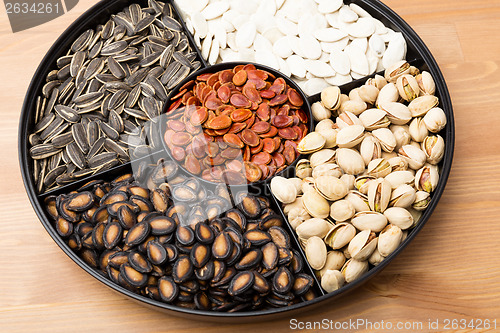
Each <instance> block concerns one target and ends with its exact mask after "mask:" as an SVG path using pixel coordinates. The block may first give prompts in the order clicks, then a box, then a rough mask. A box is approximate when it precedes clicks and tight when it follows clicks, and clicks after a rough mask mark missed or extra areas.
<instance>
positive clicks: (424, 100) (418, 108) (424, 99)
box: [408, 95, 439, 117]
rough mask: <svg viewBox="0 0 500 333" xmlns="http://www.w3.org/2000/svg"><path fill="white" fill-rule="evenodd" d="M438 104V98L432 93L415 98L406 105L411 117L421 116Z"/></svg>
mask: <svg viewBox="0 0 500 333" xmlns="http://www.w3.org/2000/svg"><path fill="white" fill-rule="evenodd" d="M438 105H439V98H437V97H436V96H434V95H424V96H420V97H418V98H415V99H414V100H413V101H411V102H410V104H409V105H408V109H410V112H411V116H412V117H423V116H425V114H426V113H427V112H429V110H430V109H432V108H435V107H436V106H438Z"/></svg>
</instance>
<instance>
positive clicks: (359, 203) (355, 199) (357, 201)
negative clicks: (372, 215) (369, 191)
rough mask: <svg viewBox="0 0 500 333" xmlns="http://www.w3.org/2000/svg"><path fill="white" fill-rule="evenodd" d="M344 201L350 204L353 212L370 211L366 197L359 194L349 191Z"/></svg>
mask: <svg viewBox="0 0 500 333" xmlns="http://www.w3.org/2000/svg"><path fill="white" fill-rule="evenodd" d="M345 200H347V201H349V202H350V203H351V204H352V206H353V207H354V210H356V212H357V213H359V212H364V211H368V210H370V205H368V197H367V196H366V195H365V194H363V193H361V192H358V191H352V190H351V191H349V193H348V194H347V195H346V197H345Z"/></svg>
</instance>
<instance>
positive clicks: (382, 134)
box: [372, 128, 397, 153]
mask: <svg viewBox="0 0 500 333" xmlns="http://www.w3.org/2000/svg"><path fill="white" fill-rule="evenodd" d="M372 134H373V136H374V137H375V138H377V140H378V141H379V142H380V147H381V148H382V150H383V151H385V152H388V153H391V152H392V151H394V149H395V148H396V144H397V142H396V137H395V136H394V134H393V133H392V131H391V130H390V129H388V128H379V129H376V130H374V131H372Z"/></svg>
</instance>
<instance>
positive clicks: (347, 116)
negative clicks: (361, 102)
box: [336, 111, 366, 129]
mask: <svg viewBox="0 0 500 333" xmlns="http://www.w3.org/2000/svg"><path fill="white" fill-rule="evenodd" d="M365 112H366V111H365ZM365 112H363V113H365ZM363 113H362V114H363ZM362 114H361V115H362ZM361 115H360V116H361ZM336 124H337V126H338V128H339V129H343V128H346V127H349V126H353V125H363V122H362V121H361V119H360V118H359V117H358V116H356V115H355V114H354V113H352V112H349V111H345V112H343V113H341V114H340V115H339V116H338V117H337V122H336Z"/></svg>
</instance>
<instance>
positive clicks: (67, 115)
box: [54, 104, 81, 123]
mask: <svg viewBox="0 0 500 333" xmlns="http://www.w3.org/2000/svg"><path fill="white" fill-rule="evenodd" d="M54 109H55V110H56V113H57V114H58V115H59V116H60V117H61V118H62V119H64V120H66V121H67V122H70V123H76V122H78V121H79V120H80V119H81V116H80V115H79V114H78V112H76V110H74V109H72V108H70V107H69V106H65V105H61V104H59V105H56V106H55V107H54Z"/></svg>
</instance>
